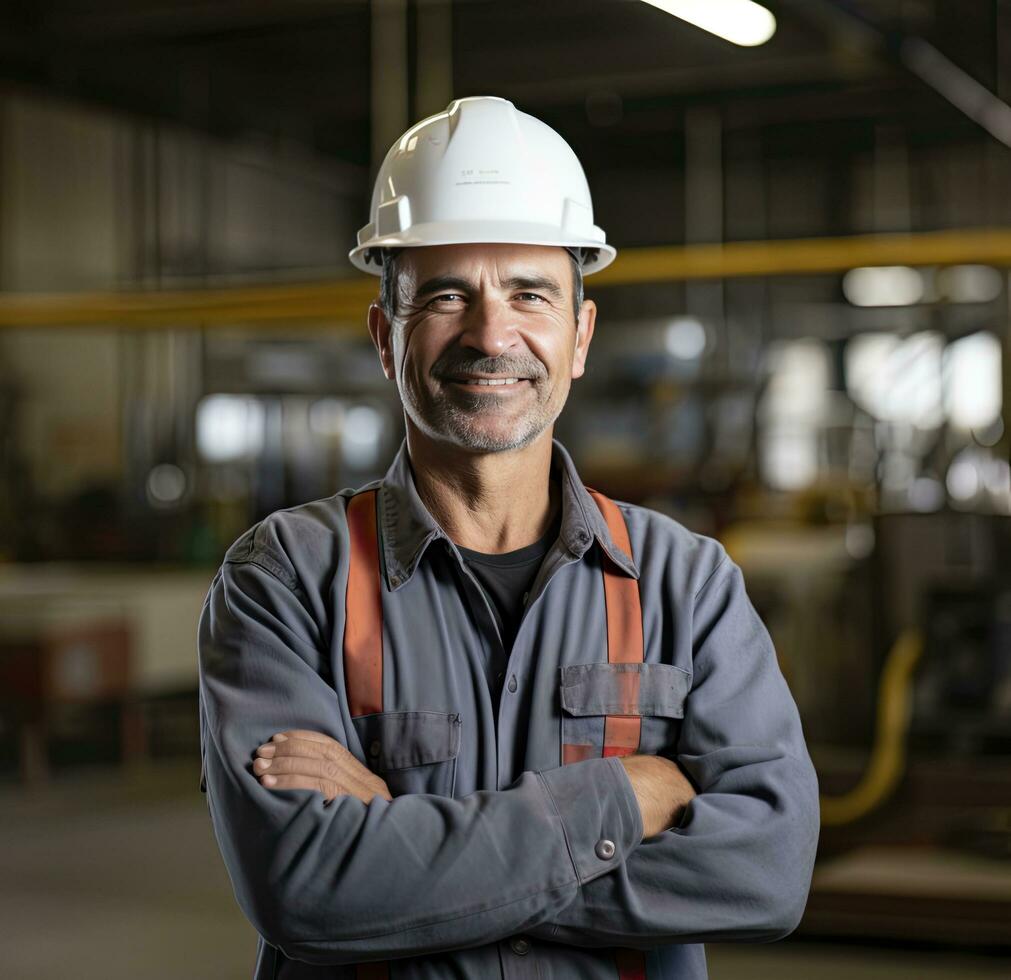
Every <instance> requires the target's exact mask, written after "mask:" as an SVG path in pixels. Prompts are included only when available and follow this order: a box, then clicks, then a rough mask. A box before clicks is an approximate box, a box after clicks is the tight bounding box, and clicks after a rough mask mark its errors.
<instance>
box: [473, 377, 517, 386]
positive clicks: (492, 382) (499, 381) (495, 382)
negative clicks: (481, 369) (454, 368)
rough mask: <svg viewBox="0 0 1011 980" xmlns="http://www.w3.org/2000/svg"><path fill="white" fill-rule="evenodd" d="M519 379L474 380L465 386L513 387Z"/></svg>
mask: <svg viewBox="0 0 1011 980" xmlns="http://www.w3.org/2000/svg"><path fill="white" fill-rule="evenodd" d="M517 381H519V378H474V379H473V380H471V381H468V382H467V384H472V385H514V384H516V382H517Z"/></svg>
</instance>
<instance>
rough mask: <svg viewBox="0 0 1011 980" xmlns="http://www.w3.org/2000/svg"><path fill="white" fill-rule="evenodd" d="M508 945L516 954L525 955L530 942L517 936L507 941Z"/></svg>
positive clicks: (528, 949) (528, 950)
mask: <svg viewBox="0 0 1011 980" xmlns="http://www.w3.org/2000/svg"><path fill="white" fill-rule="evenodd" d="M509 945H510V946H511V947H512V951H513V952H514V953H515V954H516V955H517V956H526V955H527V953H529V952H530V942H529V941H528V940H526V939H524V938H523V937H522V936H517V937H516V938H515V939H511V940H510V941H509Z"/></svg>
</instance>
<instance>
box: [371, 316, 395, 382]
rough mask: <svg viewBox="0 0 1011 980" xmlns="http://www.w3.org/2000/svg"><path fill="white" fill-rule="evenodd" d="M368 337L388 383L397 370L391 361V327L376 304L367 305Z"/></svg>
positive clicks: (392, 379)
mask: <svg viewBox="0 0 1011 980" xmlns="http://www.w3.org/2000/svg"><path fill="white" fill-rule="evenodd" d="M369 336H370V337H371V338H372V343H373V344H375V345H376V350H377V351H379V361H380V363H381V364H382V366H383V374H385V375H386V377H387V378H388V379H389V380H390V381H394V380H395V379H396V377H397V369H396V365H395V363H394V360H393V341H392V339H391V337H392V327H391V325H390V321H389V320H388V319H387V318H386V314H385V313H384V312H383V308H382V307H381V306H380V305H379V304H378V303H376V302H373V303H370V304H369Z"/></svg>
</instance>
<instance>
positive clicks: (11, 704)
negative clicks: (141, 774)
mask: <svg viewBox="0 0 1011 980" xmlns="http://www.w3.org/2000/svg"><path fill="white" fill-rule="evenodd" d="M131 663H132V643H131V636H130V630H129V628H128V626H127V625H126V624H125V623H123V622H120V621H118V620H117V621H102V622H95V623H88V624H86V625H82V626H78V627H71V628H59V629H53V630H51V631H49V632H46V633H44V634H42V635H40V636H38V637H36V638H34V639H31V640H24V641H20V642H8V643H0V705H2V708H3V712H4V714H6V715H8V716H9V717H10V718H11V719H12V721H13V724H14V727H15V729H16V730H17V733H18V737H19V743H20V759H21V773H22V777H23V778H24V780H25V782H28V783H32V782H39V781H41V780H43V779H45V778H46V777H47V776H48V769H49V767H48V760H47V751H46V742H47V738H48V729H49V725H50V715H51V712H52V709H53V708H55V707H57V706H59V705H96V706H97V705H101V704H110V703H113V704H117V705H118V707H119V710H120V746H121V752H122V758H123V760H124V761H129V760H132V759H135V758H138V757H139V756H142V755H143V754H144V751H145V743H146V739H145V731H144V724H143V718H142V715H141V712H140V708H139V705H138V703H137V701H136V698H135V697H134V694H133V691H132V685H131V679H132V672H131Z"/></svg>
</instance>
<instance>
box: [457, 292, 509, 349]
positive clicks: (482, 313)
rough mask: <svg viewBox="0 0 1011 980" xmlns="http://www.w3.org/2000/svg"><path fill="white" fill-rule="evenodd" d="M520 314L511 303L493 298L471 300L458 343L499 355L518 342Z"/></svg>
mask: <svg viewBox="0 0 1011 980" xmlns="http://www.w3.org/2000/svg"><path fill="white" fill-rule="evenodd" d="M518 325H519V316H518V314H517V313H516V311H515V310H513V309H512V308H511V307H510V306H509V304H508V303H505V302H502V301H500V300H495V299H492V298H484V299H480V300H476V301H474V302H472V303H471V304H470V307H469V308H468V310H467V316H466V319H465V321H464V330H463V334H462V335H461V337H460V340H459V343H460V344H461V346H463V347H470V348H472V349H473V350H477V351H480V352H481V353H482V354H484V355H485V356H486V357H498V356H499V355H500V354H504V353H506V351H508V350H511V349H512V348H513V347H515V346H517V344H518V343H519V338H518V334H517V327H518Z"/></svg>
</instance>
